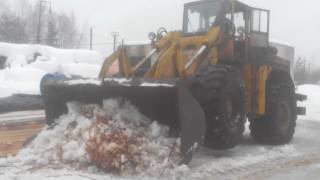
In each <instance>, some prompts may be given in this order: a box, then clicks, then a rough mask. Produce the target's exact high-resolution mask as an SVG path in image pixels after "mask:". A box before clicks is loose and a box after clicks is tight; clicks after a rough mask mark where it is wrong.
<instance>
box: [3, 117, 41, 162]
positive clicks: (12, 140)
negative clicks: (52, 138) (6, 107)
mask: <svg viewBox="0 0 320 180" xmlns="http://www.w3.org/2000/svg"><path fill="white" fill-rule="evenodd" d="M45 125H46V122H45V113H44V111H21V112H11V113H5V114H0V157H1V156H8V155H16V154H17V153H18V152H19V151H20V150H21V149H22V148H23V143H24V142H25V141H26V140H28V139H29V138H31V137H32V136H34V135H36V134H38V133H39V132H40V131H41V129H42V128H43V127H44V126H45Z"/></svg>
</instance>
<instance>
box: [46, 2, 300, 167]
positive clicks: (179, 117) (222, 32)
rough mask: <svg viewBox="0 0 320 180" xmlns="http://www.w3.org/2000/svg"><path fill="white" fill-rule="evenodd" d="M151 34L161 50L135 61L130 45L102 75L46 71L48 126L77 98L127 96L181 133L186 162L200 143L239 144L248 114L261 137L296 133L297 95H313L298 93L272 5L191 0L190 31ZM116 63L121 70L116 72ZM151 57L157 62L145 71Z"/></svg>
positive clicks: (284, 139) (271, 139)
mask: <svg viewBox="0 0 320 180" xmlns="http://www.w3.org/2000/svg"><path fill="white" fill-rule="evenodd" d="M149 37H150V39H151V41H152V43H151V44H152V47H153V49H152V50H151V51H150V52H149V53H148V54H147V55H146V56H145V58H143V59H142V60H141V61H139V62H138V63H135V64H133V63H132V61H130V58H129V57H128V53H127V49H126V46H124V45H122V46H120V47H119V48H118V50H117V51H116V52H114V53H113V54H112V55H110V56H109V57H108V58H106V60H105V62H104V64H103V66H102V68H101V71H100V74H99V78H97V79H96V80H81V79H80V80H79V79H78V78H75V79H68V78H65V77H57V76H54V75H51V76H46V78H44V79H43V81H42V86H41V89H42V94H43V98H44V102H45V109H46V116H47V121H48V124H52V123H54V120H55V119H56V118H58V117H59V116H60V115H62V114H64V113H66V112H67V107H66V103H67V102H69V101H80V102H83V103H98V104H101V103H102V100H103V99H108V98H125V99H127V100H129V101H131V102H132V103H133V104H134V105H135V106H136V107H137V108H138V109H139V111H140V112H141V113H143V114H144V115H146V116H147V117H149V118H150V119H152V120H155V121H158V122H159V123H161V124H165V125H167V126H169V127H170V129H171V132H172V135H178V136H180V137H181V156H182V157H183V158H184V159H185V160H186V161H188V160H190V157H191V155H192V153H193V151H194V147H196V145H198V144H204V145H205V146H207V147H209V148H213V149H228V148H232V147H234V146H235V145H237V144H238V143H239V142H240V140H241V137H242V133H243V132H244V126H245V122H246V119H249V121H250V129H251V134H252V137H253V139H254V140H256V141H257V142H259V143H268V144H284V143H288V142H289V141H290V140H291V139H292V137H293V134H294V129H295V126H296V119H297V115H299V114H301V115H302V114H305V108H302V107H297V100H301V101H302V100H305V99H306V97H304V96H302V95H297V94H296V93H295V85H294V82H293V80H292V78H291V76H290V62H289V61H288V60H286V59H282V58H280V57H278V56H277V50H276V49H275V48H273V47H271V46H269V11H267V10H263V9H258V8H253V7H250V6H248V5H246V4H243V3H241V2H239V1H235V0H206V1H198V2H191V3H187V4H185V7H184V19H183V30H182V31H176V32H167V31H166V30H165V29H164V28H161V29H160V30H159V31H158V32H157V33H150V34H149ZM116 61H118V63H119V73H118V74H116V75H113V76H110V75H108V74H109V73H108V72H109V70H110V67H111V65H112V64H113V63H114V62H116ZM150 61H151V63H150ZM147 62H149V63H150V64H151V66H150V67H149V68H148V69H145V68H144V69H142V66H143V65H144V64H145V63H147ZM137 72H139V73H137Z"/></svg>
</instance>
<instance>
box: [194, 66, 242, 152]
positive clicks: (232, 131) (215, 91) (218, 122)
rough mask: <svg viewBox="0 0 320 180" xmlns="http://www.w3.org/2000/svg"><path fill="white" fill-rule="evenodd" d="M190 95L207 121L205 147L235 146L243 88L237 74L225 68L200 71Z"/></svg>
mask: <svg viewBox="0 0 320 180" xmlns="http://www.w3.org/2000/svg"><path fill="white" fill-rule="evenodd" d="M192 92H193V93H194V95H195V97H196V99H197V100H198V102H199V103H200V105H201V106H202V108H203V110H204V112H205V115H206V119H207V130H206V138H205V146H207V147H209V148H213V149H229V148H233V147H234V146H236V145H237V144H238V143H239V141H240V140H241V137H242V134H243V131H244V124H245V110H244V107H245V103H244V88H243V83H242V80H241V76H240V72H239V71H237V70H236V69H235V68H233V67H231V66H226V65H210V66H208V67H206V68H202V69H200V70H199V72H197V73H196V74H195V75H194V77H193V79H192Z"/></svg>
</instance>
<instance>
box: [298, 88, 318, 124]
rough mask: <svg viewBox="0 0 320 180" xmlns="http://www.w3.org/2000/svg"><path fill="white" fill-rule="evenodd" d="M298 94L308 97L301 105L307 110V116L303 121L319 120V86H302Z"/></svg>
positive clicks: (303, 117) (302, 117)
mask: <svg viewBox="0 0 320 180" xmlns="http://www.w3.org/2000/svg"><path fill="white" fill-rule="evenodd" d="M298 92H299V93H301V94H304V95H307V96H308V99H307V101H306V102H303V103H301V105H302V106H305V107H306V108H307V115H306V116H301V117H300V119H303V120H318V119H319V117H320V108H319V107H320V101H319V99H320V93H319V92H320V86H319V85H302V86H299V87H298Z"/></svg>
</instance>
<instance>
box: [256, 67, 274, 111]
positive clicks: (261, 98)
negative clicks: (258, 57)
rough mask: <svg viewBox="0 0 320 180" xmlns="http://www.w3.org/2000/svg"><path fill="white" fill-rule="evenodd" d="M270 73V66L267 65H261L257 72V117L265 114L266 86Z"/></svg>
mask: <svg viewBox="0 0 320 180" xmlns="http://www.w3.org/2000/svg"><path fill="white" fill-rule="evenodd" d="M270 72H271V66H269V65H261V66H260V67H259V70H258V74H257V76H258V95H257V96H258V97H257V101H258V102H257V106H258V107H257V114H259V115H264V114H265V113H266V88H267V85H266V84H267V80H268V77H269V74H270Z"/></svg>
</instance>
